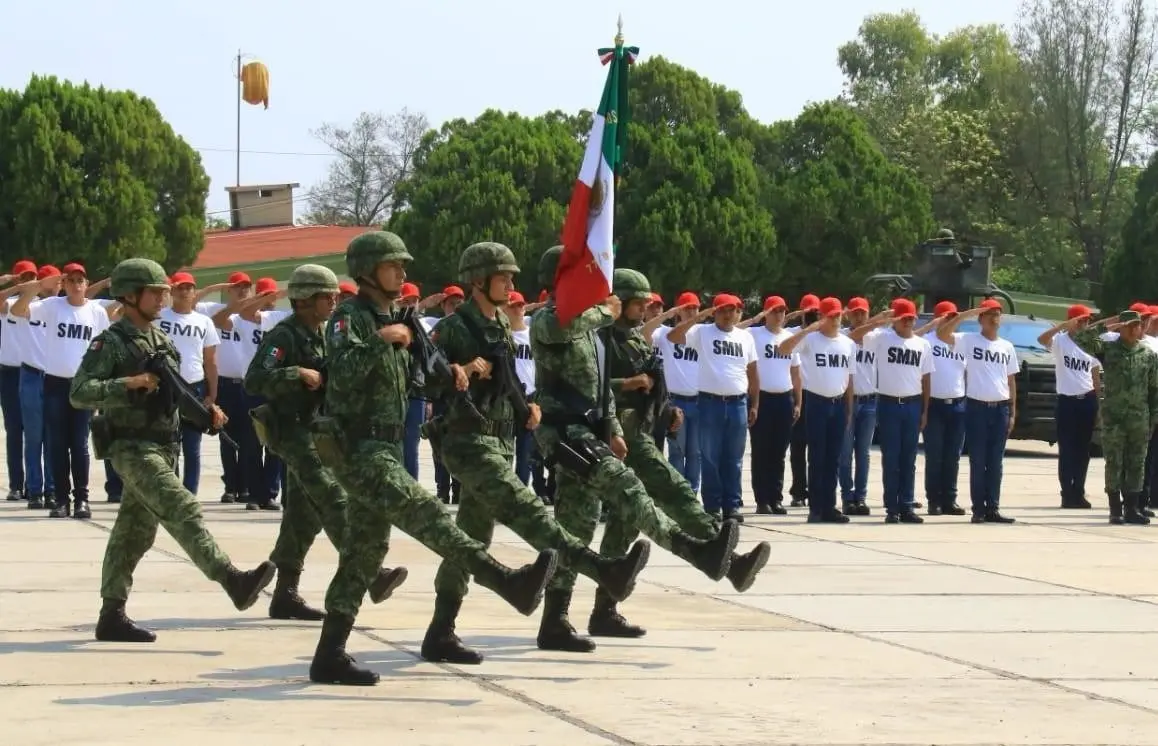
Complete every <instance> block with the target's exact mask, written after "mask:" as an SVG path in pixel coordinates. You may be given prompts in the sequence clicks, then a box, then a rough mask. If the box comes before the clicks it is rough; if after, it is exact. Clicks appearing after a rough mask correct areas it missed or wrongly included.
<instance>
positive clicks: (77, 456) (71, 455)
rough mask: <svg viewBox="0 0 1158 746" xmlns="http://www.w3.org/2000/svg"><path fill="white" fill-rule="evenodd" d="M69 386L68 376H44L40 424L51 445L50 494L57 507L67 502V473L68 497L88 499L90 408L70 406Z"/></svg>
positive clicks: (77, 499) (78, 499) (70, 384)
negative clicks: (46, 433) (41, 419)
mask: <svg viewBox="0 0 1158 746" xmlns="http://www.w3.org/2000/svg"><path fill="white" fill-rule="evenodd" d="M71 386H72V379H71V378H57V377H56V376H49V375H46V376H45V377H44V411H45V417H44V426H45V429H46V430H47V432H48V433H49V438H48V445H49V447H50V448H51V449H52V472H53V474H52V478H53V481H54V482H55V485H54V487H55V489H53V494H54V495H55V496H56V504H57V506H58V507H62V506H65V505H68V504H69V498H70V492H69V486H70V484H69V478H70V477H71V486H72V491H71V497H72V498H74V499H75V500H76V501H78V502H79V501H81V500H84V501H86V502H87V501H88V470H89V463H90V457H89V452H88V435H89V422H90V421H91V420H92V412H90V411H89V410H87V409H77V408H76V407H74V406H72V402H70V401H69V400H68V390H69V388H71Z"/></svg>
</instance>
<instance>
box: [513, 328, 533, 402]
mask: <svg viewBox="0 0 1158 746" xmlns="http://www.w3.org/2000/svg"><path fill="white" fill-rule="evenodd" d="M511 337H512V338H513V339H514V340H515V375H517V376H518V377H519V380H520V381H521V382H522V384H523V390H524V391H525V392H526V393H527V396H530V395H531V394H533V393H535V359H534V358H533V357H532V356H531V330H530V329H519V330H515V329H512V330H511Z"/></svg>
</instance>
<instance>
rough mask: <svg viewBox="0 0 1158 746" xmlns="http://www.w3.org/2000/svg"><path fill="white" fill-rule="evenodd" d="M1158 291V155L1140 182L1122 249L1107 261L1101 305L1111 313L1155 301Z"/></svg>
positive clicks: (1144, 172) (1135, 193) (1111, 255)
mask: <svg viewBox="0 0 1158 746" xmlns="http://www.w3.org/2000/svg"><path fill="white" fill-rule="evenodd" d="M1155 287H1158V154H1155V155H1153V156H1151V158H1150V162H1149V163H1148V164H1147V166H1146V168H1145V169H1144V170H1143V171H1142V172H1141V174H1140V175H1139V176H1138V178H1137V188H1136V190H1135V192H1134V200H1133V209H1132V210H1131V212H1130V215H1129V217H1128V218H1127V219H1126V221H1125V226H1124V227H1123V228H1122V240H1121V248H1120V249H1119V250H1117V251H1114V252H1111V253H1110V255H1109V257H1107V259H1106V269H1105V274H1104V281H1103V285H1102V293H1101V296H1100V298H1099V302H1100V304H1101V305H1102V307H1103V308H1104V309H1106V310H1107V311H1113V310H1120V309H1123V308H1126V307H1127V306H1128V305H1129V304H1130V303H1133V302H1134V301H1136V300H1139V299H1152V298H1154V295H1155V293H1154V288H1155Z"/></svg>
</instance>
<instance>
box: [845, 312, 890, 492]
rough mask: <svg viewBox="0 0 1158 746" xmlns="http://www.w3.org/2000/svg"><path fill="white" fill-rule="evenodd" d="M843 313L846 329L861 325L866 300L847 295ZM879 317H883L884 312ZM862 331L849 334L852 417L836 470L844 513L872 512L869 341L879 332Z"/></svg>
mask: <svg viewBox="0 0 1158 746" xmlns="http://www.w3.org/2000/svg"><path fill="white" fill-rule="evenodd" d="M845 316H846V317H847V319H848V329H849V330H852V329H856V328H858V327H861V326H863V325H864V324H865V323H866V322H867V321H868V317H869V302H868V300H867V299H865V298H849V301H848V307H847V308H846V309H845ZM882 318H883V319H887V318H888V314H885V315H884V316H883V317H882ZM881 323H884V322H883V321H882V322H881ZM865 331H866V332H867V335H866V336H862V337H852V338H851V339H852V341H853V342H854V343H855V344H856V367H855V368H854V369H853V374H852V419H851V420H850V421H849V425H848V432H846V433H845V436H844V447H843V449H842V450H841V452H840V470H839V471H838V472H837V473H838V481H839V482H840V502H841V509H842V511H843V513H844V514H845V515H870V514H871V513H872V511H871V510H870V509H869V506H868V503H867V502H865V498H866V497H867V494H868V475H869V461H870V459H871V455H870V454H871V453H872V445H873V435H874V434H875V433H876V430H877V361H876V352H875V349H876V348H875V347H874V346H873V344H872V341H873V337H874V336H877V335H879V334H880V330H879V329H876V328H875V327H874V328H870V329H866V330H865ZM845 333H847V331H846V332H845ZM882 455H883V454H882Z"/></svg>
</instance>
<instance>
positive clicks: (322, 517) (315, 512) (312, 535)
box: [269, 427, 346, 572]
mask: <svg viewBox="0 0 1158 746" xmlns="http://www.w3.org/2000/svg"><path fill="white" fill-rule="evenodd" d="M270 450H272V451H273V452H274V453H275V454H277V455H278V456H279V457H280V458H281V459H282V460H283V461H285V465H286V470H287V472H288V473H289V484H287V485H286V486H285V497H284V499H283V500H282V505H283V507H284V508H285V511H284V512H283V513H282V516H281V528H280V529H279V531H278V534H277V542H276V543H275V544H274V546H273V552H271V553H270V555H269V559H270V562H273V563H274V564H275V565H277V566H278V569H285V570H291V571H295V572H301V571H302V567H303V565H304V563H305V559H306V554H308V553H309V551H310V547H312V546H313V545H314V539H316V538H317V536H318V533H319V532H320V531H322V530H324V531H325V532H326V536H328V537H329V539H330V543H332V544H333V545H334V548H335V549H338V550H339V551H340V550H341V547H342V537H344V536H345V534H346V491H345V490H343V489H342V486H341V485H340V484H338V480H337V479H336V478H335V477H334V474H333V472H331V471H330V470H329V469H327V468H326V467H325V466H324V465H323V464H322V461H321V458H319V456H318V451H317V449H315V448H314V442H313V438H312V437H311V436H310V431H309V430H308V429H306V428H305V427H293V428H279V439H278V441H277V442H276V443H274V444H272V445H271V447H270Z"/></svg>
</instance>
